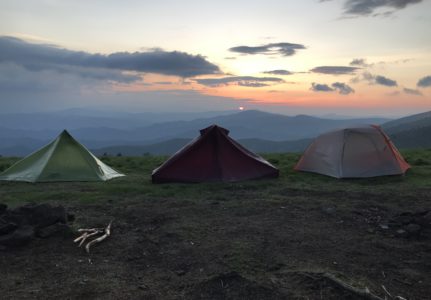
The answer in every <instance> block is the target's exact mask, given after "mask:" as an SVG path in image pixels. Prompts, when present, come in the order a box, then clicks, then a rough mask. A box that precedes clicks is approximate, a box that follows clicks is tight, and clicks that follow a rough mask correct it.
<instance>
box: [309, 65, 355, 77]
mask: <svg viewBox="0 0 431 300" xmlns="http://www.w3.org/2000/svg"><path fill="white" fill-rule="evenodd" d="M359 69H360V68H357V67H344V66H321V67H315V68H313V69H311V70H310V71H311V72H313V73H321V74H331V75H344V74H353V73H355V72H356V71H357V70H359Z"/></svg>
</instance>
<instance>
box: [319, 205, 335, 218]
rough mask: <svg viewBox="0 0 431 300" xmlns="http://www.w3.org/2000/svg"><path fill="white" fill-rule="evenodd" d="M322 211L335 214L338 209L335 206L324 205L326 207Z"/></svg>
mask: <svg viewBox="0 0 431 300" xmlns="http://www.w3.org/2000/svg"><path fill="white" fill-rule="evenodd" d="M322 211H323V212H324V213H325V214H328V215H331V216H333V215H335V213H336V211H337V209H336V208H335V207H324V208H322Z"/></svg>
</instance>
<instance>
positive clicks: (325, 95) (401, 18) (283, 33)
mask: <svg viewBox="0 0 431 300" xmlns="http://www.w3.org/2000/svg"><path fill="white" fill-rule="evenodd" d="M76 107H89V108H90V107H91V108H100V109H109V110H118V111H130V112H145V111H152V112H199V111H219V110H236V109H260V110H264V111H270V112H279V113H283V114H288V115H295V114H312V115H329V114H337V115H344V116H388V117H392V116H402V115H407V114H412V113H417V112H423V111H428V110H431V1H430V0H320V1H319V0H302V1H293V0H265V1H257V0H247V1H243V0H237V1H232V0H230V1H226V0H218V1H206V0H200V1H198V0H183V1H173V0H159V1H140V0H124V1H116V0H92V1H87V0H68V1H66V0H2V1H0V109H1V111H2V112H4V113H8V112H35V111H55V110H60V109H67V108H76Z"/></svg>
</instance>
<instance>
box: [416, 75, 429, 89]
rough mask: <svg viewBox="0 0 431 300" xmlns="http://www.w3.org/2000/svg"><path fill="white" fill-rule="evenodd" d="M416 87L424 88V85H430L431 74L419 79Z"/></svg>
mask: <svg viewBox="0 0 431 300" xmlns="http://www.w3.org/2000/svg"><path fill="white" fill-rule="evenodd" d="M416 85H417V86H418V87H421V88H424V87H430V86H431V75H430V76H425V77H423V78H421V79H419V81H418V83H417V84H416Z"/></svg>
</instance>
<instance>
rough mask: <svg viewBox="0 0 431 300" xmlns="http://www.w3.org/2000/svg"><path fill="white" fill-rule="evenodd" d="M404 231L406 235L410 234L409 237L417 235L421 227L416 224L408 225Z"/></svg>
mask: <svg viewBox="0 0 431 300" xmlns="http://www.w3.org/2000/svg"><path fill="white" fill-rule="evenodd" d="M405 229H406V230H407V232H408V233H410V234H411V235H419V234H420V232H421V230H422V227H421V226H420V225H418V224H413V223H412V224H409V225H407V226H406V227H405Z"/></svg>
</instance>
